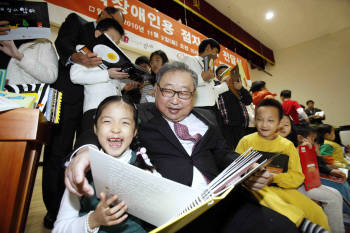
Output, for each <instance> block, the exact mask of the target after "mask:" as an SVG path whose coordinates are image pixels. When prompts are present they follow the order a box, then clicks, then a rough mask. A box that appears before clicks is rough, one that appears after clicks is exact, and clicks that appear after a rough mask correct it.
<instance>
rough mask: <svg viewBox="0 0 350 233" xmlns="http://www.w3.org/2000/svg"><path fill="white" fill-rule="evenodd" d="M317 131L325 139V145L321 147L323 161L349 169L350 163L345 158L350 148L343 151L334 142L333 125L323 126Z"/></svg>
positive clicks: (347, 147)
mask: <svg viewBox="0 0 350 233" xmlns="http://www.w3.org/2000/svg"><path fill="white" fill-rule="evenodd" d="M317 131H318V134H319V136H320V137H321V138H323V139H324V144H323V145H321V147H320V151H321V156H322V158H323V160H324V161H325V162H327V163H328V164H331V165H334V166H335V167H339V168H347V169H349V166H350V162H349V161H348V160H347V159H346V158H345V156H344V150H345V151H348V150H349V146H346V147H345V148H344V149H343V147H342V146H341V145H339V144H338V143H336V142H334V140H335V130H334V128H333V127H332V126H331V125H328V124H322V125H320V126H319V127H318V128H317Z"/></svg>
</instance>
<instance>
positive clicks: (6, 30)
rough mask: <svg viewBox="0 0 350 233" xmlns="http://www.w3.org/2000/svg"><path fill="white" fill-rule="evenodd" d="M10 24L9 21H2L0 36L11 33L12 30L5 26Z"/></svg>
mask: <svg viewBox="0 0 350 233" xmlns="http://www.w3.org/2000/svg"><path fill="white" fill-rule="evenodd" d="M9 23H10V22H9V21H5V20H3V21H0V35H7V34H8V31H10V28H9V27H8V26H7V27H5V26H4V25H8V24H9Z"/></svg>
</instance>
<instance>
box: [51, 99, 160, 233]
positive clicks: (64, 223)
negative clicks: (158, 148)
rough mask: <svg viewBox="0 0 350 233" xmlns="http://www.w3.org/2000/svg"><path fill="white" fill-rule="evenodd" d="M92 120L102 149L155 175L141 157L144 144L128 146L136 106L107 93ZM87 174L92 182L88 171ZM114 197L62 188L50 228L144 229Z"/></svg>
mask: <svg viewBox="0 0 350 233" xmlns="http://www.w3.org/2000/svg"><path fill="white" fill-rule="evenodd" d="M94 120H95V123H94V132H95V134H96V136H97V139H98V142H99V145H100V147H101V149H102V150H103V151H104V152H105V153H107V154H109V155H111V156H113V157H115V158H116V159H119V160H121V161H122V162H125V163H129V164H133V165H135V166H137V167H139V168H141V169H144V170H148V171H150V172H152V173H155V174H156V175H159V173H157V172H156V171H155V170H154V168H153V167H152V165H151V163H150V162H149V160H148V159H147V158H146V159H145V160H144V158H145V156H146V154H145V149H144V148H143V149H141V150H140V152H138V153H135V152H134V151H132V150H131V149H130V148H129V147H130V144H131V143H132V141H133V139H135V138H134V137H135V136H136V133H137V124H136V122H137V110H136V109H135V107H134V105H133V104H132V103H131V102H130V101H128V100H127V99H125V98H124V97H121V96H110V97H107V98H106V99H104V100H103V101H102V102H101V103H100V105H99V106H98V108H97V110H96V115H95V119H94ZM88 177H89V178H88V179H89V182H90V184H92V185H93V182H92V177H91V173H90V175H89V176H88ZM117 200H118V197H117V196H116V195H114V196H112V197H110V198H108V199H107V198H106V194H104V193H101V194H100V200H99V199H98V198H97V196H96V192H95V194H94V196H93V197H81V198H79V197H78V196H76V195H74V194H71V193H70V192H69V191H68V190H67V189H66V190H65V192H64V195H63V197H62V201H61V206H60V210H59V213H58V216H57V220H56V223H55V227H54V229H53V231H52V232H53V233H80V232H81V233H83V232H84V233H86V232H87V233H90V232H103V233H107V232H118V233H126V232H133V233H145V232H146V231H145V230H144V228H143V227H144V226H143V224H144V223H143V222H142V221H141V220H139V219H137V218H136V217H134V216H131V215H129V216H128V215H127V214H126V210H127V206H126V204H125V203H124V202H123V201H122V202H120V203H118V204H116V205H114V206H113V207H112V206H111V205H113V204H114V203H115V202H116V201H117ZM110 206H111V207H110Z"/></svg>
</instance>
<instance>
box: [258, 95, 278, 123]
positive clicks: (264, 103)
mask: <svg viewBox="0 0 350 233" xmlns="http://www.w3.org/2000/svg"><path fill="white" fill-rule="evenodd" d="M260 107H275V108H276V109H277V110H278V116H279V119H280V120H281V119H282V117H283V108H282V105H281V103H280V102H278V101H277V100H275V99H264V100H263V101H261V102H260V104H259V105H258V106H257V107H256V109H255V116H256V115H257V114H256V113H257V112H258V109H259V108H260Z"/></svg>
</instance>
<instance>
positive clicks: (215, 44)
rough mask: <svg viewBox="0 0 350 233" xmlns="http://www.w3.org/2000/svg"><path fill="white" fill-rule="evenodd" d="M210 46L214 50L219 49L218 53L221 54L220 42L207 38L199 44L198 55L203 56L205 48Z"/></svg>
mask: <svg viewBox="0 0 350 233" xmlns="http://www.w3.org/2000/svg"><path fill="white" fill-rule="evenodd" d="M208 45H210V47H211V48H212V49H213V48H217V49H218V53H219V52H220V44H219V42H217V41H216V40H214V39H213V38H207V39H204V40H202V42H201V43H200V44H199V46H198V53H199V54H201V53H203V52H204V50H205V48H206V47H207V46H208Z"/></svg>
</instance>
